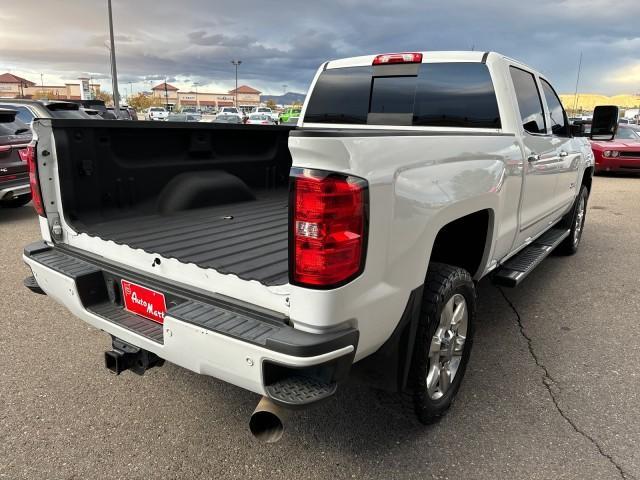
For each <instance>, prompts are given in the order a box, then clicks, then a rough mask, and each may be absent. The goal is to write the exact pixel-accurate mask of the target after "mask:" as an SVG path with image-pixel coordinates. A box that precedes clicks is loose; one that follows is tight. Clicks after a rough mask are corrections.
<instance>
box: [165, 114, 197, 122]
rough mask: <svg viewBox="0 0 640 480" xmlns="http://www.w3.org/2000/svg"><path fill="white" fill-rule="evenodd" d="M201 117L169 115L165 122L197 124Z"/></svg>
mask: <svg viewBox="0 0 640 480" xmlns="http://www.w3.org/2000/svg"><path fill="white" fill-rule="evenodd" d="M201 118H202V116H200V115H198V114H195V113H194V114H192V113H170V114H169V116H168V117H167V122H199V121H200V120H201Z"/></svg>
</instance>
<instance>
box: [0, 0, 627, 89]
mask: <svg viewBox="0 0 640 480" xmlns="http://www.w3.org/2000/svg"><path fill="white" fill-rule="evenodd" d="M636 4H637V0H616V2H615V3H612V2H611V1H610V0H538V1H537V2H536V5H535V8H532V7H531V5H529V4H523V3H522V2H513V1H512V0H484V1H483V2H477V1H476V0H449V1H448V2H435V1H422V2H416V1H415V0H389V1H387V2H369V1H365V0H326V1H322V2H300V1H294V0H278V1H277V2H276V1H273V0H271V1H269V0H243V1H242V2H218V3H216V4H215V8H212V3H211V2H210V1H209V0H182V1H181V2H157V1H154V0H136V1H135V2H132V1H130V0H113V16H114V28H115V32H116V53H117V58H118V72H119V77H120V80H121V82H125V83H128V82H132V83H133V84H134V86H133V88H134V89H137V90H141V89H148V88H149V83H150V82H152V81H163V80H164V78H165V77H171V78H172V79H174V80H172V82H176V83H177V86H180V85H183V86H185V88H187V87H189V86H190V85H192V84H193V82H198V83H199V84H201V85H208V86H210V87H211V88H216V89H221V90H228V89H230V88H232V87H233V84H234V82H235V69H234V67H233V66H232V65H231V63H230V61H231V59H241V60H242V62H243V63H242V65H241V66H240V68H239V71H238V73H239V79H240V82H241V83H248V84H250V85H252V86H254V87H255V88H258V89H259V90H262V91H264V92H266V93H278V94H279V93H282V85H283V84H287V85H289V89H290V90H295V91H305V90H306V88H307V87H308V85H309V82H310V81H311V79H312V78H313V75H314V73H315V71H316V69H317V68H318V66H319V65H321V64H322V63H323V62H324V61H326V60H329V59H334V58H340V57H346V56H354V55H363V54H367V53H383V52H392V51H411V50H425V51H427V52H428V51H430V50H467V49H470V48H475V49H476V50H494V51H499V52H501V53H504V54H506V55H508V56H510V57H514V58H517V59H519V60H521V61H523V62H525V63H528V64H530V65H532V66H533V67H536V68H537V69H539V70H541V71H542V72H544V73H545V75H547V76H548V77H549V78H550V79H551V80H552V82H553V83H554V85H555V86H556V88H557V89H558V90H559V91H562V92H570V91H573V88H574V86H575V79H576V73H577V63H578V57H579V55H580V52H581V51H582V52H584V55H583V65H582V75H581V82H580V83H581V90H583V91H590V92H601V93H606V94H613V93H622V92H621V89H626V90H634V89H637V87H636V86H635V85H634V83H633V82H634V81H637V80H634V79H637V74H636V73H635V72H636V65H637V64H638V60H637V59H638V54H637V52H638V51H640V35H639V34H638V29H637V26H636V24H637V22H636V19H635V17H634V16H633V15H629V12H635V11H636V10H637V5H636ZM41 11H42V7H41V2H38V1H36V0H21V1H20V2H17V3H16V2H13V3H12V2H8V3H6V5H3V7H2V13H1V15H2V16H3V17H4V18H9V19H10V21H7V22H3V27H2V29H1V30H0V71H6V70H8V69H12V71H16V72H24V73H25V75H26V74H30V75H31V76H32V77H34V76H35V78H37V77H38V76H39V73H40V72H44V73H45V75H46V76H48V77H52V78H60V79H67V80H69V79H74V78H76V77H77V75H78V73H79V72H89V73H91V72H96V73H95V78H100V80H99V81H100V82H101V83H103V85H104V86H106V87H108V78H102V77H108V72H109V63H108V58H109V57H108V55H109V52H108V50H107V48H106V47H105V42H106V41H107V27H106V7H105V2H103V1H102V0H65V8H64V9H50V10H48V11H47V15H46V16H45V15H42V14H41ZM51 25H59V26H60V28H51ZM610 72H613V73H610ZM28 78H29V77H28ZM636 85H637V83H636ZM203 88H205V87H203Z"/></svg>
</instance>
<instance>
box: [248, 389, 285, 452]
mask: <svg viewBox="0 0 640 480" xmlns="http://www.w3.org/2000/svg"><path fill="white" fill-rule="evenodd" d="M286 416H287V412H286V410H284V409H283V408H281V407H279V406H278V405H276V404H274V403H273V402H272V401H271V400H269V399H268V398H267V397H262V399H261V400H260V402H259V403H258V406H257V407H256V409H255V410H254V411H253V413H252V414H251V419H250V420H249V430H251V434H252V435H253V436H254V437H255V438H256V439H257V440H260V441H261V442H265V443H276V442H278V441H279V440H280V439H281V438H282V435H283V433H284V418H285V417H286Z"/></svg>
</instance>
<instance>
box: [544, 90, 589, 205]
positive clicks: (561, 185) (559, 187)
mask: <svg viewBox="0 0 640 480" xmlns="http://www.w3.org/2000/svg"><path fill="white" fill-rule="evenodd" d="M540 85H541V86H542V93H543V94H544V99H545V105H546V111H547V123H548V125H549V130H550V133H551V137H552V141H553V144H554V147H555V148H556V150H557V155H558V166H557V168H558V181H557V184H556V191H555V195H554V196H555V197H556V202H557V204H558V207H559V208H560V209H561V210H560V212H558V215H559V214H560V213H563V210H564V209H566V208H567V207H569V206H570V205H571V203H572V202H573V199H574V198H575V196H576V184H577V182H578V168H579V166H580V155H581V152H580V151H579V150H578V148H577V143H576V142H574V141H573V138H572V137H571V133H570V129H569V121H568V119H567V115H566V113H565V111H564V108H563V107H562V103H560V99H559V98H558V95H557V94H556V92H555V90H554V89H553V87H552V86H551V85H550V84H549V82H547V81H546V80H545V79H544V78H541V79H540Z"/></svg>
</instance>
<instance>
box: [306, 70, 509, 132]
mask: <svg viewBox="0 0 640 480" xmlns="http://www.w3.org/2000/svg"><path fill="white" fill-rule="evenodd" d="M388 67H390V68H391V69H390V70H385V68H388ZM407 67H410V68H411V66H407ZM410 68H406V69H405V71H407V72H409V74H406V75H405V74H403V70H402V69H397V68H394V66H382V67H373V66H371V67H369V66H367V67H348V68H338V69H330V70H325V71H324V72H322V73H321V74H320V77H319V78H318V81H317V82H316V86H315V88H314V90H313V92H312V94H311V98H310V99H309V105H308V106H307V111H306V114H305V122H310V123H337V124H359V125H394V126H396V125H398V126H402V125H405V126H425V127H427V126H437V127H467V128H500V127H501V123H500V113H499V111H498V102H497V100H496V95H495V91H494V88H493V82H492V81H491V75H490V74H489V70H488V69H487V66H486V65H485V64H482V63H424V64H421V65H419V66H418V68H417V69H416V68H415V67H413V71H411V70H410ZM386 72H389V74H387V73H386Z"/></svg>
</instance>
